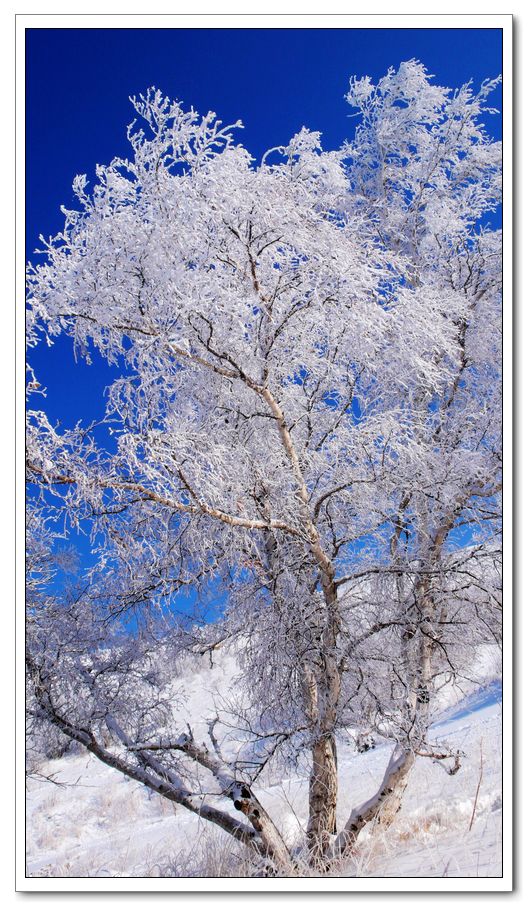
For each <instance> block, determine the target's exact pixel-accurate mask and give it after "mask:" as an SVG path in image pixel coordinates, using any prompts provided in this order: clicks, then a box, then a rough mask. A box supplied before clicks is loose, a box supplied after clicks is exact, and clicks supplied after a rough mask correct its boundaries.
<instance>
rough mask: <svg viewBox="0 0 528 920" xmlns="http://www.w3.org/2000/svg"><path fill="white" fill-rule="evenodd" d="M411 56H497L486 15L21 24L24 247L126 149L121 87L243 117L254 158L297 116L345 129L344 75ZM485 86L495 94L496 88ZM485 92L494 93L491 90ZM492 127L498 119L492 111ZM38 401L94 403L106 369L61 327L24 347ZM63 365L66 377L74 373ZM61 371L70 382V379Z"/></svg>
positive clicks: (470, 61)
mask: <svg viewBox="0 0 528 920" xmlns="http://www.w3.org/2000/svg"><path fill="white" fill-rule="evenodd" d="M413 57H414V58H418V59H419V60H421V61H422V62H423V63H424V64H425V66H426V67H427V69H428V70H429V72H430V73H433V74H435V77H436V81H437V82H439V83H441V84H442V85H445V86H451V87H455V86H460V85H461V84H462V83H464V82H466V81H467V80H469V79H470V78H472V79H473V80H474V82H475V84H476V85H477V86H478V85H480V83H481V82H482V80H483V79H484V78H486V77H490V76H492V77H493V76H496V75H497V74H499V73H500V72H501V70H502V32H501V30H498V29H206V28H205V29H29V30H28V31H27V32H26V74H27V76H26V81H27V84H26V85H27V101H26V119H27V123H26V137H27V150H26V177H27V186H26V190H27V213H26V228H27V232H26V249H27V257H28V258H34V257H33V255H32V254H33V252H34V250H35V248H36V247H37V246H38V236H39V233H42V234H43V235H44V236H49V235H51V234H54V233H56V232H57V231H58V230H59V229H61V226H62V215H61V214H60V212H59V206H60V205H61V204H65V205H67V206H71V205H73V204H74V199H73V195H72V191H71V183H72V180H73V178H74V176H75V175H76V174H78V173H86V174H87V175H88V177H89V178H92V177H93V174H94V167H95V165H96V164H97V163H108V162H109V161H110V160H111V159H112V157H114V156H116V155H126V154H127V153H128V151H129V147H128V142H127V140H126V126H127V124H128V123H129V122H130V121H131V120H132V107H131V105H130V102H129V96H131V95H134V94H138V93H140V92H142V91H144V90H145V89H146V88H147V87H149V86H152V85H154V86H157V87H158V88H159V89H161V90H162V91H163V92H164V93H165V94H167V95H169V96H171V97H173V98H177V99H180V100H182V101H183V102H184V103H185V104H186V105H188V106H191V105H192V106H194V108H196V109H197V110H198V111H200V112H205V111H208V110H210V109H212V110H213V111H215V112H216V113H217V114H218V115H219V117H220V118H221V119H222V120H223V121H224V122H233V121H236V120H237V119H239V118H240V119H242V121H243V123H244V125H245V128H244V130H243V131H241V132H240V140H241V141H242V142H243V143H244V144H245V146H246V147H247V148H248V149H249V150H250V151H251V152H252V153H253V154H254V156H256V157H258V158H260V157H261V155H262V154H263V153H264V151H265V150H267V149H268V148H270V147H273V146H276V145H278V144H283V143H285V142H287V141H288V140H289V139H290V137H291V136H292V135H293V134H294V133H295V132H296V131H298V130H299V128H300V127H301V126H303V125H305V126H306V127H308V128H310V129H312V130H318V131H322V134H323V144H324V146H325V147H336V146H339V145H340V144H341V143H342V141H343V140H344V139H345V138H347V137H350V136H351V134H352V132H353V126H354V122H353V121H352V120H351V119H350V118H349V117H348V116H349V115H350V112H351V110H350V107H349V106H348V105H347V103H346V102H345V99H344V96H345V93H346V91H347V88H348V83H349V78H350V76H351V75H357V76H363V75H365V74H368V75H369V76H371V77H372V78H373V79H375V80H377V79H378V78H379V77H381V76H382V75H383V74H384V73H385V72H386V71H387V69H388V67H389V66H391V65H393V66H395V67H397V66H398V65H399V64H400V62H401V61H404V60H409V59H410V58H413ZM495 95H496V96H498V95H499V94H498V93H496V94H495ZM494 102H495V103H496V104H499V103H500V100H499V99H497V100H494ZM490 129H491V130H492V132H493V134H494V135H495V136H499V134H500V119H498V118H495V119H493V121H492V122H490ZM31 359H32V363H33V364H34V366H35V368H36V370H37V375H38V376H39V379H41V381H42V383H44V384H45V385H46V386H47V391H48V398H47V401H46V408H47V410H48V412H49V414H50V415H51V416H52V418H53V419H56V418H60V419H61V420H62V421H63V422H64V423H65V424H68V425H69V424H71V423H74V422H75V421H76V420H78V419H79V418H83V420H84V421H88V420H90V419H91V418H93V417H95V416H98V415H100V412H101V405H102V403H101V394H102V388H103V386H104V384H105V383H106V382H108V381H110V380H111V379H112V375H113V372H112V371H111V370H109V369H107V368H106V367H105V366H103V365H102V362H100V361H97V360H96V361H95V363H94V365H93V366H92V367H90V368H88V367H86V365H84V364H83V363H78V364H77V365H75V364H74V363H73V358H72V354H71V343H70V341H69V340H64V341H59V342H58V343H57V345H55V346H54V347H53V348H52V349H46V348H44V349H43V350H40V349H39V353H38V354H32V356H31ZM72 375H74V378H75V379H74V381H72ZM70 381H71V382H70Z"/></svg>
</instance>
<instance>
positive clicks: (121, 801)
mask: <svg viewBox="0 0 528 920" xmlns="http://www.w3.org/2000/svg"><path fill="white" fill-rule="evenodd" d="M235 674H236V668H235V666H234V663H233V660H232V659H229V658H226V660H223V661H220V662H219V664H218V665H217V666H216V667H215V668H213V669H212V670H211V671H209V670H204V671H198V672H196V673H194V674H192V675H190V676H189V678H188V679H187V680H186V683H185V688H186V702H185V709H186V710H187V712H188V714H189V716H190V717H191V718H192V717H193V716H195V715H196V713H198V712H200V713H201V718H202V720H203V718H204V711H205V710H207V709H209V708H212V699H213V695H214V694H215V693H223V692H225V690H226V687H227V686H228V685H229V683H230V682H231V680H232V678H233V677H234V676H235ZM209 701H211V705H209ZM195 721H196V720H195V719H193V722H195ZM431 737H432V738H433V739H438V740H443V741H446V740H447V742H448V744H449V745H450V746H451V747H452V748H453V749H460V750H462V751H463V752H464V754H465V755H466V756H465V757H464V758H463V760H462V766H461V768H460V770H459V771H458V773H456V774H455V775H454V776H449V775H448V774H447V773H446V771H445V770H444V768H443V766H442V765H441V764H440V763H438V762H433V761H431V760H427V759H419V760H418V762H417V765H416V767H415V769H414V771H413V774H412V777H411V780H410V783H409V787H408V790H407V792H406V795H405V798H404V803H403V806H402V810H401V812H400V814H399V815H398V818H397V820H396V822H395V823H394V825H393V826H392V827H391V828H390V830H389V831H385V832H383V833H381V832H380V830H379V829H374V830H369V829H365V830H364V831H363V833H362V834H361V836H360V838H359V841H358V848H357V854H356V856H355V857H354V858H353V859H351V860H350V861H349V863H348V864H347V865H346V866H344V867H343V866H342V867H341V868H340V870H339V873H340V874H341V875H346V876H355V877H363V878H373V877H374V878H375V877H400V878H402V877H407V878H409V877H422V878H423V877H448V878H449V877H472V878H475V877H500V876H501V874H502V868H501V860H502V835H501V831H502V794H501V789H502V777H501V745H502V736H501V703H500V684H499V683H498V681H493V682H490V683H489V684H488V686H487V688H485V689H484V690H482V691H479V692H477V693H474V694H472V695H470V696H469V697H467V698H465V699H464V700H462V701H459V702H458V703H456V704H455V705H452V706H451V708H450V709H447V710H446V711H445V712H444V714H443V715H442V717H441V721H439V722H437V723H436V725H435V726H434V727H433V729H432V731H431ZM389 754H390V746H389V745H380V746H378V747H376V748H375V749H373V750H371V751H368V752H366V753H364V754H359V755H358V754H357V753H355V751H354V750H353V748H352V746H351V745H345V744H343V745H341V746H340V748H339V772H340V799H339V814H338V824H339V825H342V823H343V822H344V821H345V819H346V817H347V813H348V811H349V810H350V808H351V807H352V806H353V805H358V804H360V803H361V802H362V801H363V800H364V799H366V798H368V797H369V796H370V795H372V793H373V792H374V791H375V789H376V788H377V785H378V783H379V781H380V779H381V777H382V775H383V772H384V770H385V766H386V764H387V760H388V757H389ZM39 770H40V772H41V773H42V775H43V776H51V778H52V779H53V780H54V781H55V782H54V783H50V782H48V781H46V780H45V779H44V778H43V776H42V777H38V776H37V777H35V776H33V777H31V778H30V779H29V780H28V791H27V874H28V876H32V877H35V876H45V877H72V876H73V877H75V876H77V877H79V876H80V877H102V876H106V877H109V876H111V877H152V876H154V877H157V876H164V877H166V876H169V877H175V876H179V877H182V876H183V877H190V876H203V875H208V876H228V877H230V876H231V877H232V876H235V875H244V874H246V872H247V871H248V870H247V865H246V864H245V861H244V852H243V850H242V849H241V848H238V845H237V844H236V843H235V842H234V841H232V839H231V838H229V837H228V836H227V835H225V834H224V833H223V832H222V831H220V830H218V829H216V828H213V827H211V826H210V825H206V824H205V822H202V821H200V820H199V819H197V818H196V817H195V816H194V815H192V814H190V813H189V812H187V811H185V810H184V809H183V808H181V807H177V806H174V805H173V804H172V803H170V802H168V801H166V800H163V799H161V798H160V797H159V796H156V795H153V794H150V793H149V792H148V790H146V789H145V788H144V787H142V786H140V785H138V784H137V783H135V782H133V781H131V780H128V779H126V778H125V777H123V776H121V775H120V774H118V773H116V772H114V771H112V770H110V769H109V768H108V767H106V766H104V765H103V764H101V763H99V762H98V761H97V760H95V759H94V758H92V757H90V756H89V755H87V754H85V753H83V754H75V755H67V756H65V757H63V758H62V759H61V760H53V761H51V760H50V761H46V762H45V763H44V764H42V765H41V766H40V768H39ZM477 788H478V796H477ZM306 793H307V776H306V775H303V774H302V773H301V772H299V773H297V774H295V775H291V776H290V777H289V778H287V779H285V780H283V781H282V782H280V783H275V784H272V785H269V786H268V787H267V788H264V789H259V791H258V794H259V797H260V798H261V799H262V802H263V804H264V806H265V807H267V808H268V809H269V811H270V812H271V814H272V815H273V816H274V817H275V819H276V820H277V822H278V824H279V825H280V826H281V827H282V829H283V832H284V834H285V836H286V838H287V839H288V840H289V841H291V842H292V843H295V841H296V840H297V838H298V837H299V830H300V828H301V827H302V825H303V824H304V822H305V820H306V804H307V803H306V798H307V795H306ZM473 810H474V811H475V813H474V815H473ZM472 817H473V821H472ZM470 825H471V829H470Z"/></svg>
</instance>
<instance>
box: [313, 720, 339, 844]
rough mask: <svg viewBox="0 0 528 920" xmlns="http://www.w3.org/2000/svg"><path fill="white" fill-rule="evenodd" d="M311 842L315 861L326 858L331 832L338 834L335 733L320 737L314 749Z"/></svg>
mask: <svg viewBox="0 0 528 920" xmlns="http://www.w3.org/2000/svg"><path fill="white" fill-rule="evenodd" d="M309 809H310V817H309V822H308V844H309V847H310V851H311V854H312V859H313V860H316V861H317V860H318V859H321V858H324V857H325V855H326V853H327V851H328V847H329V844H330V835H331V834H335V833H336V830H337V828H336V812H337V750H336V743H335V739H334V737H333V735H327V736H326V737H323V738H320V739H318V740H317V741H316V742H315V744H314V745H313V748H312V772H311V775H310V784H309Z"/></svg>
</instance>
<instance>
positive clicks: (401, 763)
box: [336, 745, 415, 856]
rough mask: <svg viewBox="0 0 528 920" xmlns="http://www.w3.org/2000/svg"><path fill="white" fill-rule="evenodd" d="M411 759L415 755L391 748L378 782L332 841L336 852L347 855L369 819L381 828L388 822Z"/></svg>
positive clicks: (397, 807)
mask: <svg viewBox="0 0 528 920" xmlns="http://www.w3.org/2000/svg"><path fill="white" fill-rule="evenodd" d="M414 761H415V754H414V752H413V751H410V750H402V749H401V748H400V747H398V745H397V746H396V747H395V748H394V750H393V752H392V755H391V758H390V760H389V763H388V766H387V769H386V771H385V775H384V777H383V779H382V781H381V784H380V786H379V788H378V790H377V792H375V793H374V795H373V796H372V798H370V799H368V800H367V801H366V802H364V803H363V805H361V806H360V807H359V808H355V809H353V810H352V812H351V813H350V817H349V819H348V821H347V823H346V825H345V828H344V830H343V831H342V832H341V833H340V834H339V837H338V839H337V842H336V855H337V854H339V855H345V856H346V855H347V854H348V853H350V852H351V850H352V849H353V847H354V845H355V843H356V840H357V838H358V836H359V834H360V831H361V830H362V829H363V828H364V827H365V825H366V824H368V823H369V821H372V820H373V819H375V820H376V821H377V822H378V823H380V824H382V825H383V826H384V827H388V826H389V825H390V824H392V822H393V820H394V818H395V817H396V815H397V813H398V811H399V810H400V807H401V801H402V797H403V793H404V792H405V787H406V786H407V780H408V778H409V773H410V771H411V768H412V766H413V764H414Z"/></svg>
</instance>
